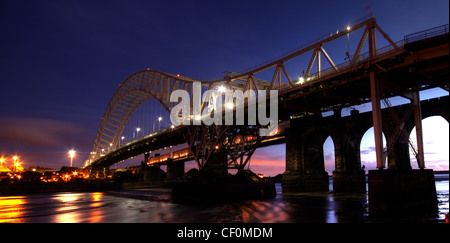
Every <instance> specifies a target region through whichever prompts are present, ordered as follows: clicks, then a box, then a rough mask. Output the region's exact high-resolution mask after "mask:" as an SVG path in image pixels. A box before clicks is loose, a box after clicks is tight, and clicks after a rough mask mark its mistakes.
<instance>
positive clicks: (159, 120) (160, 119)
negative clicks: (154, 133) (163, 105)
mask: <svg viewBox="0 0 450 243" xmlns="http://www.w3.org/2000/svg"><path fill="white" fill-rule="evenodd" d="M162 119H163V118H162V116H160V117H158V123H159V128H158V131H161V121H162Z"/></svg>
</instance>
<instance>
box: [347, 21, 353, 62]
mask: <svg viewBox="0 0 450 243" xmlns="http://www.w3.org/2000/svg"><path fill="white" fill-rule="evenodd" d="M351 29H352V27H350V25H349V26H347V44H348V52H347V57H348V60H350V30H351Z"/></svg>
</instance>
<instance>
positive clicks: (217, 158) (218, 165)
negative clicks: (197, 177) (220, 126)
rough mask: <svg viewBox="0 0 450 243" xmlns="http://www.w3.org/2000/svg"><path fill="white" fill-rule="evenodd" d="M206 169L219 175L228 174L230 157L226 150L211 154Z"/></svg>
mask: <svg viewBox="0 0 450 243" xmlns="http://www.w3.org/2000/svg"><path fill="white" fill-rule="evenodd" d="M204 170H209V171H212V172H214V173H215V174H217V175H227V174H228V159H227V154H226V153H225V152H216V153H213V154H211V156H210V157H209V159H208V162H207V163H206V165H205V168H204Z"/></svg>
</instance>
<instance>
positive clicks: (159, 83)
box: [87, 16, 403, 168]
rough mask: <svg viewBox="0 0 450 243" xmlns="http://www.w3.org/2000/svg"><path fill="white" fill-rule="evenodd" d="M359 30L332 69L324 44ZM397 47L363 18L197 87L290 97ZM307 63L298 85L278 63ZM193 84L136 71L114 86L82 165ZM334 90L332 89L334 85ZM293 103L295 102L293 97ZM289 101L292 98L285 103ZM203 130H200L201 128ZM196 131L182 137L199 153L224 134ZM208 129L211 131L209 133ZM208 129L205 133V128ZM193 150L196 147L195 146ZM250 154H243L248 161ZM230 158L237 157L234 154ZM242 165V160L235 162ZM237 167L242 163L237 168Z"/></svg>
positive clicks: (221, 131) (171, 76)
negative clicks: (146, 112)
mask: <svg viewBox="0 0 450 243" xmlns="http://www.w3.org/2000/svg"><path fill="white" fill-rule="evenodd" d="M361 28H364V31H363V34H362V36H361V39H360V40H359V42H358V46H357V47H356V48H355V52H354V53H353V55H350V53H348V57H349V60H348V61H347V62H345V63H342V64H339V65H336V64H335V62H334V61H333V59H332V58H331V56H330V55H329V54H328V53H327V52H326V50H325V48H324V45H325V44H326V43H329V42H332V41H334V40H336V39H338V38H340V37H342V36H346V35H347V34H349V33H351V32H353V31H356V30H358V29H361ZM377 30H378V32H379V34H381V35H382V36H383V37H384V38H385V39H386V40H387V41H388V42H389V43H390V44H389V46H387V47H385V48H382V49H377V44H376V34H375V33H376V31H377ZM367 40H368V46H369V48H368V49H369V52H368V53H364V54H361V51H362V49H363V46H364V45H365V43H366V42H367ZM402 46H403V41H401V42H397V43H394V42H393V41H392V40H391V39H390V38H389V36H388V35H386V33H385V32H384V31H383V30H382V29H381V28H380V27H379V26H378V25H377V24H376V21H375V18H373V17H371V16H368V17H366V18H364V19H363V20H361V21H359V22H358V23H356V24H354V25H353V26H351V27H350V26H349V27H347V26H346V27H343V28H341V29H338V30H337V31H336V32H335V33H331V34H328V35H326V36H324V37H322V38H320V39H318V40H316V41H314V42H311V43H309V44H306V45H304V46H303V47H300V48H298V49H296V50H294V51H291V52H290V53H287V54H286V55H283V56H282V57H280V58H277V59H275V60H272V61H269V62H266V63H265V64H263V65H260V66H257V67H254V68H252V69H250V70H247V71H244V72H242V73H227V76H226V77H224V78H223V79H220V80H215V81H210V82H203V83H202V86H203V87H206V88H207V89H212V88H216V87H217V86H218V85H223V86H225V87H226V88H227V89H229V90H243V91H244V92H245V91H246V90H273V89H276V90H278V91H279V94H285V93H289V92H292V91H293V90H299V89H302V88H307V87H313V86H314V85H318V84H320V89H322V88H323V87H325V86H326V85H330V84H327V83H321V82H322V81H323V80H326V79H327V78H330V77H332V76H336V75H339V74H342V73H346V72H351V70H352V69H354V68H355V66H356V65H357V64H360V63H362V62H367V61H369V62H370V60H372V59H375V58H377V57H380V56H382V55H385V54H386V53H389V52H391V51H395V50H396V49H399V48H400V47H402ZM311 51H312V55H311V57H310V58H309V60H310V61H309V63H308V65H307V66H306V67H298V69H297V71H298V70H302V69H303V70H306V72H304V73H303V75H302V76H301V77H300V79H299V80H293V79H292V78H291V77H292V75H290V74H289V72H288V71H287V70H286V68H285V65H284V63H286V62H288V61H290V60H292V59H294V58H297V57H299V56H301V55H307V54H308V53H311ZM321 56H324V57H325V59H326V60H327V62H328V63H329V65H330V66H331V67H330V68H328V69H325V70H324V69H322V64H321ZM315 63H316V66H317V72H316V73H312V69H313V66H314V64H315ZM269 69H274V72H273V75H272V79H271V81H266V80H262V79H259V78H256V77H255V75H256V74H258V73H260V72H263V71H265V70H269ZM196 81H197V80H194V79H191V78H187V77H184V76H180V75H174V74H169V73H165V72H161V71H156V70H151V69H147V70H143V71H139V72H136V73H134V74H132V75H131V76H129V77H128V78H127V79H126V80H125V81H124V82H122V83H121V85H120V87H119V88H118V89H117V90H116V92H115V93H114V95H113V97H112V98H111V100H110V102H109V104H108V106H107V108H106V111H105V113H104V116H103V118H102V121H101V124H100V128H99V130H98V133H97V136H96V139H95V142H94V146H93V148H92V152H91V154H90V157H89V159H88V160H87V162H88V163H89V164H91V163H94V162H95V160H96V159H98V158H99V157H101V155H102V153H103V151H110V150H111V149H112V150H115V149H116V148H117V145H118V141H119V139H120V136H121V134H122V132H123V130H124V128H125V126H126V124H127V122H128V120H129V119H130V117H131V116H132V114H133V113H134V111H135V110H136V109H137V108H138V107H139V106H140V105H141V104H142V103H143V102H145V101H146V100H148V99H149V98H154V99H156V100H158V101H159V103H161V105H162V106H163V107H164V108H165V109H166V111H167V112H170V111H171V109H172V108H173V107H174V106H175V105H176V104H175V103H171V102H170V95H171V93H172V91H174V90H177V89H182V90H186V91H188V93H189V94H190V95H192V92H193V83H194V82H196ZM334 85H336V84H334ZM294 98H295V97H294ZM291 99H292V98H291ZM202 129H203V130H205V128H202ZM202 129H200V128H196V129H191V130H190V131H188V133H187V134H183V135H184V137H185V139H186V141H187V142H188V144H189V146H190V148H191V149H193V147H194V145H195V144H198V142H200V143H201V141H203V140H204V141H206V142H205V143H207V144H206V145H203V146H204V148H203V150H206V149H207V147H208V146H209V147H210V148H209V149H208V150H209V151H213V147H214V146H216V145H217V144H218V142H219V138H218V137H221V136H222V135H223V134H224V133H225V132H226V131H227V129H228V128H227V127H223V128H214V129H215V132H213V133H211V132H210V133H211V136H215V137H216V140H214V141H212V142H211V139H205V137H204V136H203V135H201V134H198V133H201V132H200V130H202ZM214 129H213V130H214ZM210 130H211V129H210ZM196 146H197V145H196ZM191 152H192V153H193V154H194V157H195V153H197V154H198V152H196V151H191ZM251 153H252V152H247V154H250V156H251ZM203 156H205V157H204V159H203V160H204V161H203V162H200V161H198V159H197V158H196V161H197V164H198V165H199V167H200V168H202V167H204V166H205V163H206V161H207V158H209V156H210V154H208V155H203ZM235 157H236V158H237V157H239V156H237V155H235ZM241 160H242V159H241ZM241 164H242V163H241Z"/></svg>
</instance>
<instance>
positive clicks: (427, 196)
mask: <svg viewBox="0 0 450 243" xmlns="http://www.w3.org/2000/svg"><path fill="white" fill-rule="evenodd" d="M435 212H437V196H436V184H435V179H434V173H433V170H371V171H369V214H370V215H371V216H376V215H380V214H385V215H395V214H401V213H408V214H415V213H418V214H423V213H435Z"/></svg>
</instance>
